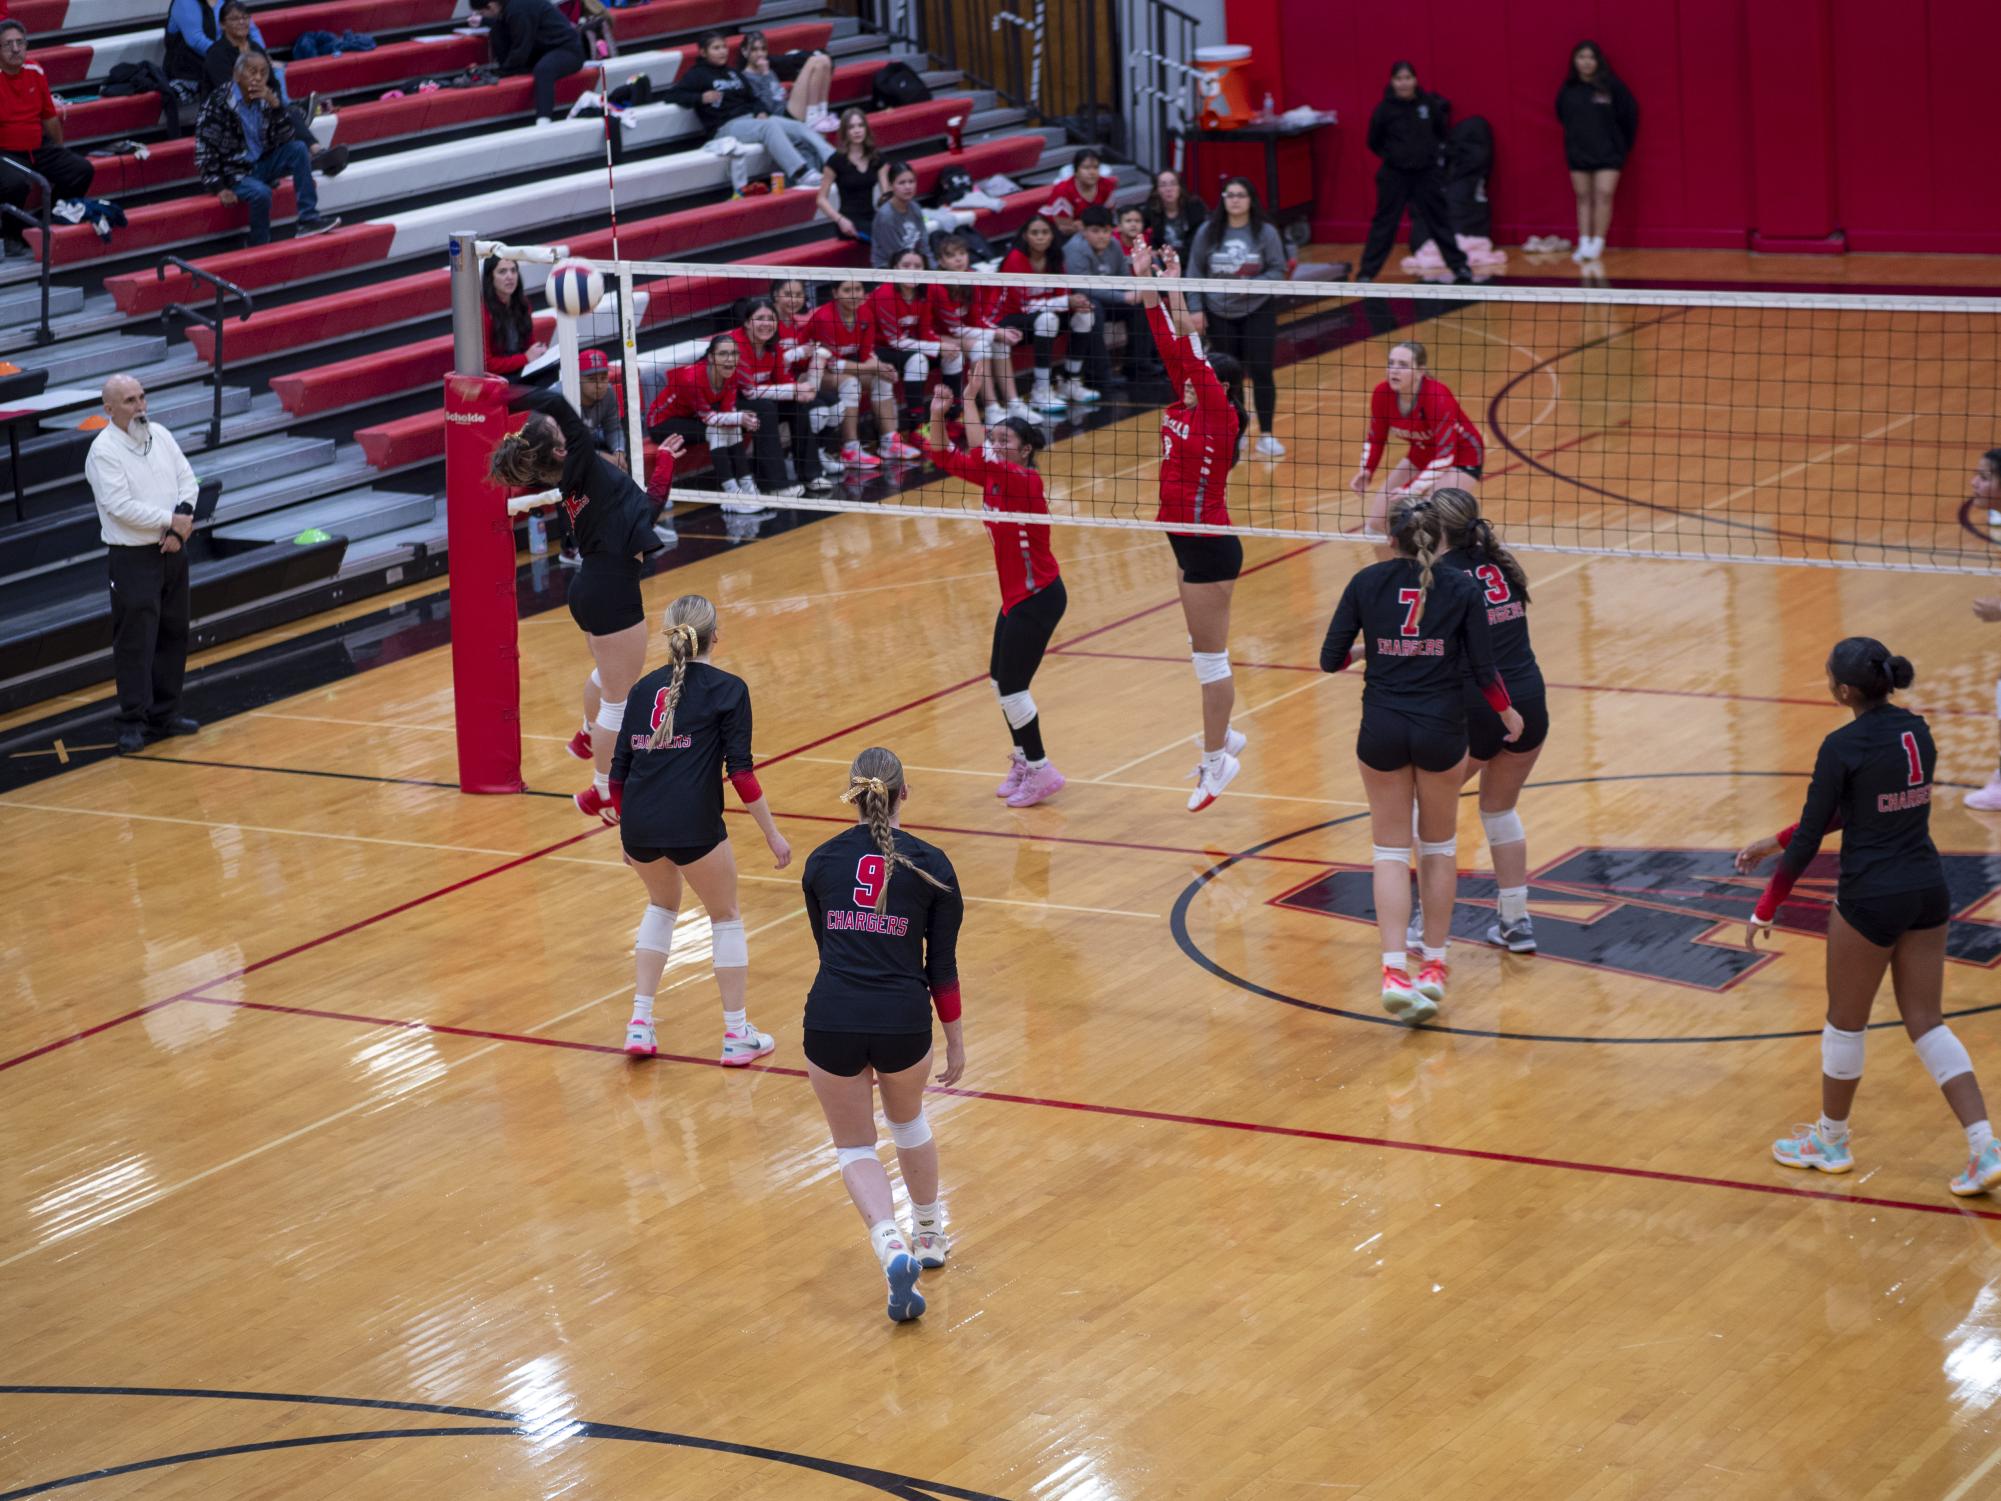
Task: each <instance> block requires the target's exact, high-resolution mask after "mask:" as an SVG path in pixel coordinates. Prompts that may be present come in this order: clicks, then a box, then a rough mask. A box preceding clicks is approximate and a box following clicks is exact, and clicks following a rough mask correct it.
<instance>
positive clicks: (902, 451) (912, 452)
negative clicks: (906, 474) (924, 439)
mask: <svg viewBox="0 0 2001 1501" xmlns="http://www.w3.org/2000/svg"><path fill="white" fill-rule="evenodd" d="M882 456H883V457H884V458H886V459H893V460H895V461H897V462H899V463H907V462H909V461H910V460H912V459H921V458H923V457H924V450H923V449H921V448H913V447H912V446H911V445H910V444H908V443H906V442H904V441H903V435H902V434H901V433H897V434H894V435H892V436H890V437H887V438H885V439H883V440H882Z"/></svg>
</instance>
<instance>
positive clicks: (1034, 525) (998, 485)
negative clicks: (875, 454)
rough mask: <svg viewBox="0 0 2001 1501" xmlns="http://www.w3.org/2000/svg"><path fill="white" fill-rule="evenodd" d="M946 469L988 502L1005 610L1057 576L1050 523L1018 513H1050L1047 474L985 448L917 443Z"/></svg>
mask: <svg viewBox="0 0 2001 1501" xmlns="http://www.w3.org/2000/svg"><path fill="white" fill-rule="evenodd" d="M918 446H919V447H920V448H922V449H923V450H924V451H925V453H926V454H928V455H929V456H930V458H931V462H932V463H934V464H936V465H937V466H938V467H939V468H940V469H942V470H944V471H945V472H946V473H947V474H950V475H956V476H957V477H958V478H960V479H962V480H966V481H968V482H969V483H971V484H975V485H978V486H979V487H980V499H981V501H982V503H983V505H984V506H985V508H986V514H987V536H988V537H989V538H990V539H991V540H992V542H993V545H994V570H995V571H996V572H997V573H998V574H999V575H1000V591H1001V613H1002V614H1003V615H1005V614H1006V613H1007V612H1008V611H1009V610H1012V609H1013V608H1014V607H1015V606H1016V605H1018V604H1020V603H1021V602H1022V601H1023V600H1024V599H1027V598H1028V596H1029V595H1031V594H1034V593H1036V592H1037V591H1038V590H1041V589H1046V588H1048V587H1049V585H1051V584H1053V583H1054V582H1055V581H1056V576H1057V573H1058V569H1057V567H1056V553H1055V551H1054V550H1053V549H1052V548H1051V547H1050V545H1049V523H1048V522H1046V521H1044V522H1039V523H1038V522H1032V521H1018V520H1013V519H1011V518H1013V517H1017V516H1024V515H1026V516H1047V515H1048V514H1049V500H1048V498H1047V497H1046V496H1045V495H1044V494H1043V493H1042V476H1041V474H1039V473H1038V472H1037V471H1035V470H1033V469H1030V468H1028V467H1027V466H1026V465H1023V464H1003V463H1000V462H998V461H997V460H994V459H990V458H988V457H987V456H986V455H985V454H979V453H961V452H960V451H959V450H958V449H956V448H933V447H932V446H931V445H930V444H929V443H925V442H921V441H920V443H919V444H918Z"/></svg>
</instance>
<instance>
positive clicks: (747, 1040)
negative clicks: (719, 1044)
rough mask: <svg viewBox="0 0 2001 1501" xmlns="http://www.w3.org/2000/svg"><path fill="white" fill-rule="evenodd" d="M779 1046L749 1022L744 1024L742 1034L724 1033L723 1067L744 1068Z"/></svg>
mask: <svg viewBox="0 0 2001 1501" xmlns="http://www.w3.org/2000/svg"><path fill="white" fill-rule="evenodd" d="M777 1046H778V1044H777V1043H775V1042H773V1041H772V1040H771V1034H770V1033H768V1032H760V1031H758V1030H757V1028H755V1027H753V1026H752V1025H751V1024H750V1023H749V1022H745V1023H744V1024H743V1030H742V1031H741V1032H725V1033H723V1066H724V1067H725V1068H742V1067H743V1065H744V1064H746V1063H750V1062H753V1061H755V1060H756V1059H759V1058H762V1057H763V1056H764V1055H765V1054H766V1053H769V1052H770V1051H771V1050H772V1049H773V1048H775V1047H777Z"/></svg>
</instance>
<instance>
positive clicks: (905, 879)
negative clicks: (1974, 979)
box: [799, 824, 966, 1033]
mask: <svg viewBox="0 0 2001 1501" xmlns="http://www.w3.org/2000/svg"><path fill="white" fill-rule="evenodd" d="M894 838H895V841H896V852H897V854H899V855H901V856H903V857H904V858H905V859H907V860H909V861H910V862H911V863H912V864H914V865H916V866H918V867H919V868H921V869H922V870H924V871H925V872H926V873H927V874H929V875H931V876H932V877H934V878H935V879H937V880H939V881H942V882H943V883H944V885H945V888H946V889H945V890H943V891H941V890H939V889H938V888H937V887H936V886H933V885H932V884H931V883H930V882H929V881H927V880H925V879H924V877H923V876H920V875H918V874H917V873H916V872H915V871H911V870H907V869H905V868H904V867H903V866H901V865H898V864H895V863H893V862H891V861H890V860H888V859H886V858H885V857H884V856H883V853H882V851H881V850H880V849H879V848H877V846H876V842H875V839H874V836H873V835H871V834H870V832H869V830H868V827H867V825H865V824H856V825H855V826H854V827H853V828H851V829H849V830H847V831H846V832H844V833H840V834H836V835H835V836H834V837H833V838H832V839H829V840H828V841H827V842H826V843H825V844H823V845H821V846H820V847H819V848H818V849H816V850H814V851H813V853H812V854H810V855H808V856H807V857H806V869H805V873H804V875H803V876H802V878H801V879H800V882H799V884H800V887H801V889H802V890H803V891H804V892H805V895H806V918H807V921H808V922H809V923H810V924H811V925H812V928H813V942H814V944H815V945H817V946H818V948H819V950H820V970H819V973H818V974H816V975H815V976H814V977H813V988H812V989H811V990H810V991H808V992H807V995H806V1019H805V1024H806V1028H807V1030H809V1031H819V1032H869V1033H897V1032H926V1033H928V1032H929V1031H930V1030H931V1008H932V999H933V997H934V996H935V997H938V998H939V999H940V1001H941V1007H940V1014H941V1015H944V1014H948V1013H947V1011H946V1009H945V1007H944V1005H943V1004H942V1003H943V1002H944V999H945V998H946V997H948V996H949V997H951V998H952V1003H953V1006H952V1009H951V1011H950V1013H949V1014H951V1015H956V1014H957V1011H956V1000H957V995H958V986H959V961H958V942H959V925H960V923H961V922H962V921H963V920H964V918H965V913H966V907H965V902H964V900H963V899H962V898H961V897H960V895H959V878H958V875H957V874H956V873H955V872H954V871H953V869H952V862H951V861H950V860H948V859H946V858H945V852H944V851H943V850H941V849H939V848H938V847H937V846H936V845H935V844H926V843H925V842H924V841H923V840H922V839H919V838H917V837H916V836H915V835H912V834H906V833H904V832H903V831H902V830H901V829H898V830H896V831H895V834H894ZM884 882H887V883H888V885H889V900H888V901H887V902H886V903H885V904H884V906H883V910H882V911H880V912H877V911H876V910H875V905H876V902H877V900H878V899H879V898H880V897H881V896H882V888H883V883H884Z"/></svg>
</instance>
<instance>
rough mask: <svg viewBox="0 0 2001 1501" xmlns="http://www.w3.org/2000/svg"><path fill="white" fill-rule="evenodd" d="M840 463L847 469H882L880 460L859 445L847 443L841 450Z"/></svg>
mask: <svg viewBox="0 0 2001 1501" xmlns="http://www.w3.org/2000/svg"><path fill="white" fill-rule="evenodd" d="M841 463H842V464H843V465H845V466H846V467H847V468H849V469H880V468H882V460H881V459H879V458H877V457H876V456H875V455H874V454H872V453H870V452H869V451H868V450H867V449H866V448H864V447H862V446H861V444H859V443H849V444H847V445H846V446H845V447H843V448H842V449H841Z"/></svg>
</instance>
